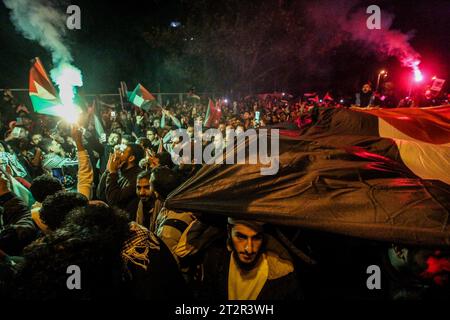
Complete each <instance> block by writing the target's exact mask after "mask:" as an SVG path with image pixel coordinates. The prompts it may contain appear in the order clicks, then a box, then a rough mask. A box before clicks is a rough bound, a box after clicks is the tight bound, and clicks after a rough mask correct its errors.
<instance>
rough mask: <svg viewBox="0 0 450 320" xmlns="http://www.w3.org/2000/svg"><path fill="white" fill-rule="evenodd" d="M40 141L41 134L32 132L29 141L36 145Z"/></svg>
mask: <svg viewBox="0 0 450 320" xmlns="http://www.w3.org/2000/svg"><path fill="white" fill-rule="evenodd" d="M41 141H42V136H41V135H40V134H34V135H33V137H31V142H32V143H33V144H34V145H35V146H37V145H38V144H39V143H40V142H41Z"/></svg>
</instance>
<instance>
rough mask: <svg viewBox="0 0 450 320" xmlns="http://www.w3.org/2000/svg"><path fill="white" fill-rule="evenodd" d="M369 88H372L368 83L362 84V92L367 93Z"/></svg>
mask: <svg viewBox="0 0 450 320" xmlns="http://www.w3.org/2000/svg"><path fill="white" fill-rule="evenodd" d="M370 90H372V89H371V88H370V85H368V84H365V85H363V87H362V92H364V93H367V92H369V91H370Z"/></svg>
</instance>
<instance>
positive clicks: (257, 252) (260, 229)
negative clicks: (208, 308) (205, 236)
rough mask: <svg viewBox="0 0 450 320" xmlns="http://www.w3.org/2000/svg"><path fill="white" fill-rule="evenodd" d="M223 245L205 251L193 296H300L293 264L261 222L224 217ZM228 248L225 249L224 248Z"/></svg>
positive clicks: (267, 297)
mask: <svg viewBox="0 0 450 320" xmlns="http://www.w3.org/2000/svg"><path fill="white" fill-rule="evenodd" d="M227 235H228V237H227V245H226V249H225V248H224V246H223V244H222V245H220V244H219V246H217V244H218V243H214V244H212V245H211V246H210V247H209V248H208V249H207V251H206V253H205V256H204V259H203V263H202V268H200V269H201V270H203V274H202V275H201V276H200V277H199V279H202V280H201V281H200V283H199V286H198V288H197V290H198V292H197V297H198V298H199V299H204V300H227V299H228V300H286V299H287V300H295V299H299V298H301V296H302V295H301V293H300V288H299V285H298V279H297V275H296V273H295V270H294V264H293V261H292V259H291V257H290V256H289V254H288V253H287V251H286V250H285V249H284V248H282V247H281V245H280V244H279V243H277V242H276V240H275V239H274V238H272V237H271V236H270V235H269V234H268V233H266V232H265V230H264V226H263V224H262V223H260V222H257V221H249V220H236V219H233V218H228V226H227ZM226 251H228V253H227V252H226Z"/></svg>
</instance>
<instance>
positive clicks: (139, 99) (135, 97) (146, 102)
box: [128, 83, 157, 111]
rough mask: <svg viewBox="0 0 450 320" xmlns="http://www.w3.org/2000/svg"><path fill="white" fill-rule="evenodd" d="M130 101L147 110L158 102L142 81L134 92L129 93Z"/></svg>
mask: <svg viewBox="0 0 450 320" xmlns="http://www.w3.org/2000/svg"><path fill="white" fill-rule="evenodd" d="M128 101H130V102H131V103H132V104H134V105H135V106H136V107H139V108H141V109H143V110H145V111H148V110H150V108H151V107H152V106H154V105H156V104H157V101H156V98H155V97H154V96H153V95H152V94H151V93H150V92H149V91H148V90H147V89H145V88H144V86H143V85H141V84H140V83H139V84H138V85H137V86H136V88H135V89H134V91H133V92H129V93H128Z"/></svg>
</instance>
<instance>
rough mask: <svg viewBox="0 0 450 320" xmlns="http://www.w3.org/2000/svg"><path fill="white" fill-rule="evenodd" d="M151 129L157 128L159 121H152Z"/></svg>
mask: <svg viewBox="0 0 450 320" xmlns="http://www.w3.org/2000/svg"><path fill="white" fill-rule="evenodd" d="M153 127H155V128H159V119H155V120H153Z"/></svg>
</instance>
